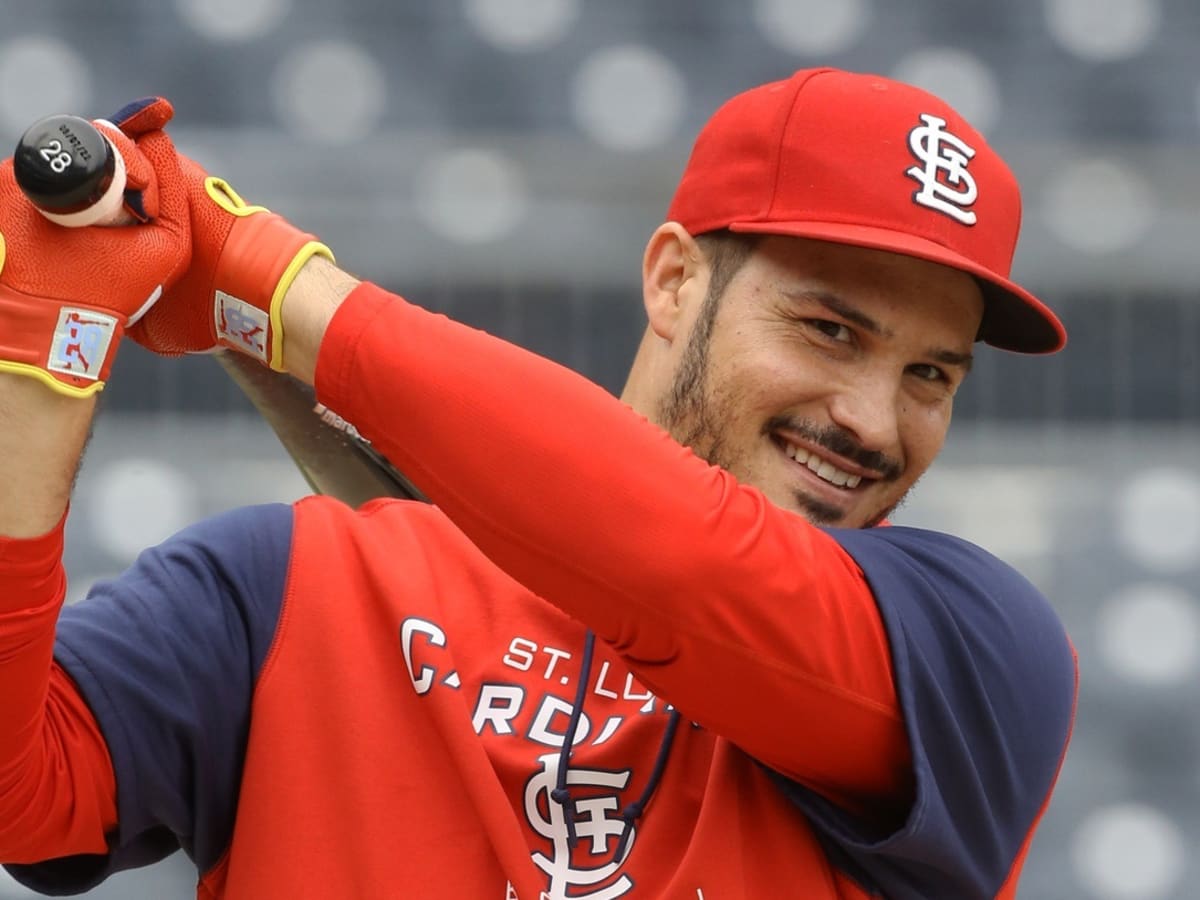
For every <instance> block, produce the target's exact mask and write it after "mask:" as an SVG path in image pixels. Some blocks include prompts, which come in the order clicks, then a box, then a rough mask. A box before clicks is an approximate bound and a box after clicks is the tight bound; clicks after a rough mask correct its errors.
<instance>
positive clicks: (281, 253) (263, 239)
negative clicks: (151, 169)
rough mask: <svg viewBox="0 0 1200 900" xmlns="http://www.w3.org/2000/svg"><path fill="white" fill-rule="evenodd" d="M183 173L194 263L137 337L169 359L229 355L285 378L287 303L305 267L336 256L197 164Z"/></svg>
mask: <svg viewBox="0 0 1200 900" xmlns="http://www.w3.org/2000/svg"><path fill="white" fill-rule="evenodd" d="M180 167H181V171H182V173H183V178H184V180H185V182H186V187H187V192H188V196H189V199H190V203H191V218H192V263H191V266H190V267H189V269H188V271H187V273H186V274H185V275H184V277H183V278H182V279H181V280H180V282H179V284H178V285H176V286H175V287H174V288H173V289H172V290H171V291H169V292H168V293H167V295H166V296H165V297H164V299H163V301H162V303H160V304H159V306H158V307H157V308H156V309H155V310H154V312H153V313H152V314H151V315H149V316H147V317H146V319H145V320H144V322H143V323H140V324H139V325H138V326H137V327H136V328H131V329H130V332H129V333H130V336H131V337H132V338H133V339H134V340H136V341H138V342H139V343H141V344H144V345H145V346H147V347H149V348H150V349H151V350H154V351H155V352H156V353H164V354H177V353H194V352H204V351H208V350H212V349H214V348H216V347H229V348H232V349H234V350H238V351H240V352H242V353H245V354H247V355H249V356H252V357H255V358H256V359H258V360H259V361H260V362H262V363H264V364H266V365H269V366H270V367H271V368H273V369H275V370H277V371H283V324H282V316H281V313H280V307H281V305H282V302H283V296H284V294H285V293H286V292H287V289H288V288H289V287H290V286H291V283H292V281H293V279H295V277H296V273H297V272H299V270H300V268H301V267H302V266H303V265H304V263H305V262H307V261H308V260H309V259H310V258H311V257H313V256H324V257H326V258H327V259H329V260H332V259H333V253H332V252H331V251H330V249H329V248H328V247H327V246H326V245H325V244H323V243H321V242H320V241H319V240H317V238H316V237H315V236H314V235H311V234H308V233H307V232H304V231H301V230H300V229H299V228H296V227H295V226H294V225H292V224H291V223H289V222H288V221H287V220H286V219H284V218H283V217H282V216H280V215H278V214H276V213H273V212H271V211H270V210H268V209H266V208H265V207H262V206H252V205H250V204H248V203H246V201H245V200H243V199H242V197H241V196H240V195H239V194H238V193H237V191H235V190H234V189H233V187H232V186H231V185H230V184H229V183H228V182H227V181H225V180H224V179H221V178H217V177H215V176H212V175H209V174H207V173H206V172H205V171H204V170H203V169H201V168H200V166H199V165H197V164H196V163H195V162H193V161H191V160H189V159H186V158H183V157H181V158H180Z"/></svg>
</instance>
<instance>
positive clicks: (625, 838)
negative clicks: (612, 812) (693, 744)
mask: <svg viewBox="0 0 1200 900" xmlns="http://www.w3.org/2000/svg"><path fill="white" fill-rule="evenodd" d="M678 727H679V711H678V710H676V709H672V710H671V713H670V715H669V716H667V729H666V731H664V732H663V738H662V743H661V744H659V745H658V755H657V756H656V757H655V758H654V768H653V769H652V770H651V772H650V780H649V781H647V782H646V787H645V789H644V790H643V791H642V796H640V797H638V798H637V799H636V800H634V801H633V802H632V803H630V804H629V805H628V806H626V807H625V808H624V809H623V810H621V820H622V821H623V822H624V823H625V824H624V827H623V828H622V829H621V836H620V837H619V838H617V850H616V853H614V854H613V859H614V860H616V861H617V862H620V861H621V859H622V858H623V857H624V856H625V848H626V847H627V846H628V845H629V839H630V838H631V837H633V823H634V822H635V821H636V820H637V819H638V818H640V817H641V815H642V811H643V810H644V809H645V808H646V804H647V803H649V802H650V798H651V797H653V796H654V791H655V789H656V788H657V787H658V782H659V780H660V779H661V778H662V773H663V769H665V768H666V767H667V755H668V754H669V753H670V752H671V742H672V741H674V740H675V729H676V728H678Z"/></svg>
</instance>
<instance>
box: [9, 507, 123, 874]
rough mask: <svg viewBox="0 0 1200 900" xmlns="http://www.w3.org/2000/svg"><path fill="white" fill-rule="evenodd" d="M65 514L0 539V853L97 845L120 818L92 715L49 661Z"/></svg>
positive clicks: (27, 857)
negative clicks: (23, 536) (30, 535)
mask: <svg viewBox="0 0 1200 900" xmlns="http://www.w3.org/2000/svg"><path fill="white" fill-rule="evenodd" d="M62 540H63V523H62V522H60V523H59V525H58V527H57V528H56V529H54V530H53V531H51V532H50V533H49V534H47V535H44V536H43V537H40V538H35V539H31V540H12V539H0V684H2V685H4V690H3V691H0V722H3V723H4V727H3V728H0V859H2V860H4V861H5V862H33V861H36V860H41V859H45V858H47V857H51V856H55V857H57V856H65V855H69V854H73V853H101V852H104V850H105V848H106V844H105V833H106V832H107V831H108V830H109V829H111V828H112V827H113V826H114V825H115V823H116V819H117V815H116V799H115V798H116V784H115V781H114V778H113V773H112V764H111V762H110V760H109V756H108V751H107V749H106V748H105V745H104V740H103V738H102V736H101V735H100V731H99V728H98V727H97V726H96V722H95V719H94V718H93V716H92V714H91V712H90V711H89V710H88V708H87V707H86V705H85V704H84V703H83V700H82V699H81V698H80V697H79V694H78V692H77V691H76V689H75V687H74V685H73V683H72V682H71V681H70V679H69V678H68V677H67V676H66V675H65V674H64V673H63V672H62V671H61V670H60V669H59V668H58V667H57V666H54V665H52V663H51V653H52V651H53V648H54V623H55V621H56V620H57V617H58V611H59V609H60V608H61V606H62V601H63V596H64V595H65V592H66V581H65V577H64V574H63V569H62V563H61V556H62Z"/></svg>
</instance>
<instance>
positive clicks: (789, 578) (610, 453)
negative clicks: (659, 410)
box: [316, 285, 910, 807]
mask: <svg viewBox="0 0 1200 900" xmlns="http://www.w3.org/2000/svg"><path fill="white" fill-rule="evenodd" d="M316 382H317V391H318V395H319V396H320V397H321V399H322V400H323V401H324V402H325V403H327V404H328V405H329V406H330V407H331V408H333V409H335V410H337V412H338V413H340V414H341V415H343V416H345V417H346V418H347V419H348V420H350V421H352V422H354V423H355V425H357V426H358V427H359V429H360V430H361V431H362V432H363V433H364V434H365V435H366V436H367V437H368V438H370V439H371V440H372V441H373V442H375V443H376V445H377V446H378V448H379V449H380V450H381V451H382V452H383V453H384V454H385V455H386V456H387V457H388V458H389V459H391V460H392V462H394V463H395V464H397V465H398V466H399V467H400V468H401V469H402V470H404V471H405V472H407V473H408V474H409V475H410V476H412V478H413V480H414V482H415V483H416V484H417V485H418V486H419V487H420V488H421V489H422V490H424V491H426V492H427V494H428V495H429V496H430V498H431V499H432V500H433V501H434V502H435V503H437V504H438V505H439V506H440V507H441V508H442V509H443V510H444V511H445V512H446V513H447V514H448V515H449V516H450V518H451V519H453V521H454V522H455V523H456V524H457V525H458V526H459V527H460V528H462V529H463V531H464V532H465V533H466V534H467V535H468V536H469V537H470V538H471V539H472V540H473V541H474V542H475V543H476V544H477V545H478V546H479V547H480V548H481V549H483V551H484V552H485V553H487V554H488V555H489V556H490V557H491V558H492V559H493V560H494V561H495V562H496V563H498V564H499V565H500V566H501V567H503V568H504V569H505V570H506V571H508V572H509V574H511V575H512V576H514V577H515V578H517V579H518V580H520V581H521V582H522V583H524V584H525V585H526V586H527V587H529V588H530V589H531V590H533V591H534V592H536V593H538V594H539V595H541V596H542V597H544V598H546V599H547V600H549V601H550V602H552V603H554V604H556V605H557V606H559V607H560V608H562V609H563V610H564V611H566V612H567V613H569V614H570V615H572V616H574V617H575V618H577V619H578V620H580V621H581V622H583V623H584V624H586V625H587V626H589V627H590V628H592V629H593V630H594V631H595V632H596V633H597V634H598V635H599V636H600V637H601V638H603V639H604V640H606V641H608V642H609V643H611V644H612V645H613V646H614V647H615V648H616V649H617V651H618V652H620V653H622V654H623V655H624V656H625V658H626V659H627V660H628V661H629V664H630V665H631V667H632V668H633V669H634V670H635V671H636V672H637V674H638V676H639V677H640V678H641V679H642V680H643V681H644V682H645V683H646V684H647V685H648V686H649V687H651V688H652V689H653V690H655V691H656V692H657V693H659V694H660V695H661V696H663V697H664V698H666V699H667V700H669V701H670V702H671V703H673V704H674V705H675V706H677V707H678V708H679V709H680V711H681V712H683V713H684V714H685V715H686V716H689V717H691V718H692V719H694V720H695V721H697V722H699V723H701V724H703V725H705V726H706V727H708V728H710V729H712V730H713V731H715V732H717V733H719V734H722V735H724V736H725V737H727V738H729V739H730V740H731V741H734V742H735V743H737V744H738V745H739V746H740V747H742V748H743V749H744V750H746V751H747V752H749V753H750V754H752V755H753V756H754V757H756V758H757V759H759V760H761V761H763V762H765V763H767V764H768V765H770V766H772V767H773V768H775V769H777V770H779V771H781V772H783V773H785V774H787V775H789V776H791V777H793V778H796V779H798V780H800V781H802V782H804V783H806V784H808V785H810V786H812V787H814V788H816V789H818V790H820V791H822V792H823V793H825V794H826V795H827V796H829V797H830V798H831V799H834V800H835V801H839V802H842V803H843V804H844V805H847V806H851V807H853V806H856V805H858V804H857V802H856V801H859V800H862V799H863V798H865V797H880V796H889V797H897V796H898V795H900V794H902V793H903V792H905V791H906V790H907V789H908V780H909V778H910V774H909V772H910V760H909V754H908V745H907V742H906V739H905V733H904V727H903V724H902V720H901V716H900V712H899V709H898V706H897V700H896V696H895V692H894V687H893V683H892V677H891V668H890V657H889V652H888V645H887V639H886V636H885V633H884V629H883V625H882V622H881V619H880V616H879V613H878V610H877V608H876V606H875V604H874V600H873V598H872V596H871V593H870V591H869V589H868V587H867V585H866V583H865V581H864V579H863V577H862V573H861V572H860V570H859V569H858V568H857V566H856V565H855V563H854V562H853V561H852V560H851V559H850V557H849V556H848V555H847V554H846V553H845V552H844V551H843V550H842V549H841V548H840V547H839V546H838V544H837V543H836V542H835V541H834V540H833V539H832V538H831V537H830V536H828V535H827V534H826V533H824V532H822V531H820V530H819V529H816V528H814V527H812V526H810V525H809V524H808V523H807V522H805V521H804V520H803V519H801V518H800V517H799V516H796V515H793V514H790V513H787V512H785V511H783V510H780V509H779V508H777V507H775V506H773V505H772V504H770V503H769V502H768V501H767V500H766V499H765V498H764V497H763V496H762V494H761V493H760V492H758V491H757V490H755V489H752V488H749V487H744V486H741V485H739V484H738V483H737V482H736V481H735V480H734V479H733V477H732V476H730V475H729V474H728V473H726V472H724V471H723V470H721V469H718V468H715V467H712V466H709V465H708V464H707V463H705V462H704V461H702V460H700V459H699V458H698V457H696V456H695V455H694V454H692V453H691V451H690V450H688V449H686V448H683V447H681V446H680V445H679V444H677V443H675V442H674V441H673V440H672V439H671V438H670V437H669V436H668V435H667V434H666V433H665V432H663V431H662V430H661V429H659V428H657V427H656V426H654V425H652V424H650V423H649V422H647V421H646V420H645V419H643V418H641V417H640V416H638V415H637V414H635V413H634V412H632V411H631V410H630V409H629V408H628V407H626V406H624V405H623V404H621V403H620V402H619V401H617V400H616V399H614V398H613V397H612V396H611V395H609V394H608V393H607V392H605V391H604V390H602V389H601V388H599V387H598V386H596V385H594V384H592V383H590V382H588V381H587V380H586V379H584V378H582V377H580V376H578V375H576V374H574V373H572V372H570V371H569V370H567V369H564V368H562V367H560V366H558V365H556V364H554V363H552V362H550V361H548V360H545V359H542V358H540V357H537V356H535V355H533V354H531V353H528V352H526V351H524V350H522V349H520V348H517V347H514V346H513V345H511V344H507V343H505V342H502V341H500V340H497V339H495V338H492V337H489V336H487V335H485V334H483V333H482V332H478V331H475V330H473V329H470V328H467V327H465V326H463V325H460V324H458V323H455V322H452V321H450V320H449V319H446V318H445V317H443V316H438V315H434V314H431V313H429V312H426V311H424V310H422V309H420V308H418V307H415V306H412V305H410V304H408V303H406V302H405V301H403V300H401V299H400V298H397V297H395V296H393V295H391V294H388V293H386V292H384V291H382V290H381V289H379V288H377V287H375V286H373V285H362V286H360V287H359V288H357V289H356V290H355V291H354V292H353V293H352V294H351V295H350V296H349V297H348V298H347V299H346V301H345V302H344V303H343V305H342V307H341V308H340V309H339V311H338V312H337V313H336V315H335V317H334V319H333V322H332V323H331V325H330V327H329V330H328V332H327V333H326V336H325V339H324V342H323V344H322V347H321V353H320V356H319V359H318V364H317V373H316Z"/></svg>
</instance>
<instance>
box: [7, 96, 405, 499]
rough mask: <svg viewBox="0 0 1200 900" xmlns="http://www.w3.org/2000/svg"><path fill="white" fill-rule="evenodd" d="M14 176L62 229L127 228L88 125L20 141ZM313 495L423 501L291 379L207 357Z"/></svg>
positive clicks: (118, 179) (67, 121)
mask: <svg viewBox="0 0 1200 900" xmlns="http://www.w3.org/2000/svg"><path fill="white" fill-rule="evenodd" d="M13 174H14V176H15V177H16V181H17V184H18V185H19V186H20V188H21V191H22V192H23V193H24V194H25V196H26V197H27V198H29V201H30V202H31V203H32V204H33V205H34V206H35V207H36V208H37V209H38V210H39V211H40V212H41V213H42V214H43V215H44V216H46V218H48V219H50V220H51V221H52V222H56V223H57V224H59V225H63V226H67V227H84V226H88V225H111V226H131V225H134V224H135V220H134V219H133V217H132V216H130V215H129V214H128V213H127V212H126V211H125V208H124V193H125V163H124V161H123V160H122V159H121V155H120V153H118V152H117V151H116V148H115V147H113V145H112V143H111V142H110V141H109V140H108V139H107V138H106V137H104V135H103V134H102V133H101V132H100V131H99V129H97V128H96V127H95V126H94V125H93V124H92V123H91V122H89V121H88V120H87V119H83V118H80V117H79V116H68V115H54V116H47V117H46V118H43V119H39V120H38V121H37V122H35V123H34V124H33V125H31V126H30V127H29V128H28V129H26V131H25V133H24V134H23V135H22V136H21V138H20V140H19V141H18V142H17V149H16V152H15V153H14V155H13ZM213 356H214V357H215V359H216V360H217V362H218V363H219V364H220V365H221V368H222V369H224V371H225V373H226V374H227V375H228V376H229V377H230V378H231V379H232V380H233V382H234V384H236V385H237V386H238V388H239V389H240V390H241V392H242V393H243V394H244V395H245V396H246V398H247V399H248V400H249V401H250V403H251V404H252V405H253V406H254V408H255V409H256V410H257V411H258V413H259V415H261V416H262V417H263V419H265V420H266V422H267V424H268V425H269V426H270V427H271V430H272V431H274V432H275V436H276V437H277V438H278V439H279V442H280V443H281V444H282V445H283V447H284V449H285V450H286V451H287V452H288V454H289V455H290V456H291V458H292V460H293V461H294V462H295V464H296V467H297V468H298V469H299V470H300V473H301V474H302V475H303V476H304V479H305V481H307V482H308V485H309V487H311V488H312V489H313V490H314V491H316V492H317V493H319V494H328V495H330V496H333V497H337V498H338V499H340V500H342V501H344V502H346V503H348V504H350V505H351V506H358V505H360V504H362V503H364V502H366V501H367V500H370V499H373V498H376V497H406V498H410V499H414V500H424V499H425V498H424V497H423V496H422V495H421V493H420V492H419V491H418V490H417V489H416V487H414V486H413V484H412V482H410V481H409V480H408V479H407V478H406V477H405V476H404V474H403V473H402V472H400V471H399V470H398V469H397V468H396V467H395V466H393V465H392V464H391V463H390V462H389V461H388V460H387V459H386V458H384V456H383V454H381V453H379V452H378V451H377V450H375V449H374V447H372V446H371V444H370V442H368V441H367V440H366V439H365V438H363V436H362V435H361V434H359V432H358V430H357V429H356V428H355V427H354V426H353V425H352V424H350V423H349V422H347V421H346V420H344V419H343V418H342V417H341V416H339V415H337V413H335V412H334V411H333V410H331V409H329V408H328V407H326V406H325V405H324V404H321V403H319V402H317V400H316V396H315V393H314V392H313V389H312V388H311V387H309V386H308V385H306V384H304V383H303V382H301V381H299V380H297V379H296V378H293V377H292V376H290V375H287V374H284V373H280V372H275V371H272V370H271V369H269V368H267V367H266V366H263V365H260V364H259V363H257V362H255V361H254V360H251V359H250V358H248V357H246V356H243V355H241V354H239V353H236V352H234V351H231V350H218V351H217V352H216V353H215V354H213Z"/></svg>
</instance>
